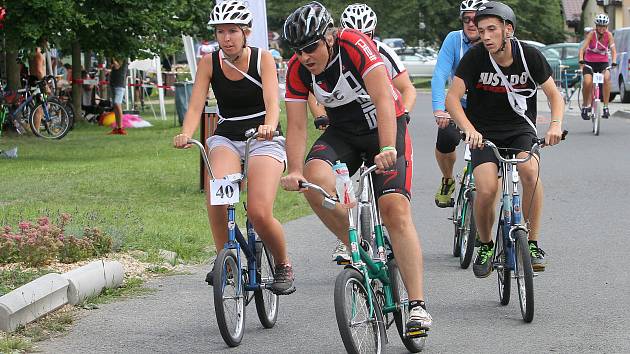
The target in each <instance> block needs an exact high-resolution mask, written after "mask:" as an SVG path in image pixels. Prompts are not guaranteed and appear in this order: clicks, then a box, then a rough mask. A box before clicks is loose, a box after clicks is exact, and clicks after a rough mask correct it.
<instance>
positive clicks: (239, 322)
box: [213, 249, 245, 347]
mask: <svg viewBox="0 0 630 354" xmlns="http://www.w3.org/2000/svg"><path fill="white" fill-rule="evenodd" d="M238 277H239V264H238V260H237V258H236V255H235V254H234V252H232V250H226V249H223V250H221V251H219V254H218V255H217V258H216V259H215V261H214V276H213V279H214V286H213V291H214V312H215V314H216V317H217V325H218V326H219V332H221V337H222V338H223V341H225V343H226V344H227V345H228V346H230V347H236V346H238V345H239V344H241V340H242V339H243V333H244V332H245V296H244V295H245V294H244V289H243V288H242V287H240V285H242V281H239V279H238ZM226 290H227V292H228V293H227V295H226ZM229 302H233V306H231V305H232V304H230V303H229ZM226 305H227V306H226ZM234 320H235V321H234Z"/></svg>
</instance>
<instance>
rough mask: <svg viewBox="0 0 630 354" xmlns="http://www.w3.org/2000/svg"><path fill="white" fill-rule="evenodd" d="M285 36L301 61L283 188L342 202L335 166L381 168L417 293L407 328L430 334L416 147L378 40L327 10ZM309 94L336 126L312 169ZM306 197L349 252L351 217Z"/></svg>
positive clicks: (298, 22)
mask: <svg viewBox="0 0 630 354" xmlns="http://www.w3.org/2000/svg"><path fill="white" fill-rule="evenodd" d="M284 35H285V38H286V39H287V41H288V42H289V45H290V46H291V47H293V48H294V50H295V55H294V56H293V58H291V60H290V61H289V69H288V71H287V80H286V97H285V100H286V106H287V145H286V146H287V158H288V175H287V176H286V177H283V178H282V179H281V184H282V186H283V187H284V188H285V189H287V190H296V191H297V190H299V182H300V181H307V180H308V181H309V182H311V183H315V184H318V185H320V186H322V187H323V188H324V189H326V190H327V191H328V192H329V193H330V194H334V193H335V192H334V191H335V177H334V175H333V171H332V168H331V166H332V165H333V164H334V163H335V162H336V161H342V162H345V163H346V164H347V165H348V169H349V171H350V174H354V173H355V171H356V170H357V169H358V168H359V166H360V165H361V163H362V158H361V156H362V154H364V155H365V156H366V158H367V160H368V162H367V163H368V165H369V164H376V166H377V168H378V170H377V174H376V176H375V178H374V190H375V194H376V197H377V198H378V205H379V209H380V213H381V216H382V219H383V223H384V224H385V225H386V226H387V229H388V231H389V234H390V236H391V241H392V246H393V249H394V253H395V254H396V259H397V260H398V264H399V267H400V272H401V275H402V278H403V281H404V283H405V286H406V288H407V290H408V293H409V300H410V314H409V321H408V323H407V327H408V328H409V329H410V330H411V329H416V328H424V329H427V328H429V327H430V326H431V323H432V319H431V316H430V315H429V314H428V313H427V312H426V308H425V304H424V301H423V300H424V291H423V269H422V268H423V264H422V263H423V262H422V253H421V248H420V242H419V240H418V234H417V232H416V228H415V226H414V224H413V222H412V220H411V206H410V198H411V177H412V147H411V140H410V138H409V135H408V132H407V120H406V116H407V115H406V113H405V107H404V105H403V103H402V97H401V95H400V93H399V92H398V91H397V90H396V89H395V88H394V87H393V86H392V84H391V80H390V79H389V77H388V75H387V70H386V68H385V66H384V65H383V61H382V60H381V58H380V55H379V53H378V50H377V48H376V46H375V45H374V43H373V42H372V40H371V39H370V38H369V37H367V36H365V35H364V34H362V33H361V32H359V31H356V30H352V29H344V30H338V29H334V28H332V18H331V17H330V13H328V11H327V10H326V9H325V8H324V7H323V6H322V5H321V4H319V3H317V2H312V3H309V4H307V5H305V6H302V7H300V8H299V9H297V10H296V11H295V12H294V13H293V14H292V15H290V16H289V17H288V18H287V20H286V22H285V24H284ZM309 92H311V93H312V94H313V96H314V97H315V98H316V99H317V101H318V102H319V103H320V104H321V105H323V106H324V107H325V109H326V113H327V115H328V118H329V120H330V124H329V126H328V128H327V129H326V131H325V132H324V133H323V134H322V135H321V136H320V137H319V139H317V141H316V142H315V143H314V144H313V147H312V148H311V150H310V152H309V153H308V155H307V157H306V163H305V162H304V153H305V148H306V124H307V112H306V102H307V99H308V95H309ZM304 194H305V196H306V198H307V200H308V202H309V204H310V205H311V208H313V210H314V211H315V213H316V214H317V215H318V216H319V218H320V219H321V220H322V221H323V222H324V224H325V225H326V226H327V227H328V229H330V230H331V231H332V232H333V233H334V234H335V235H336V236H337V237H338V238H339V239H340V240H342V241H343V242H344V243H346V244H347V243H348V237H347V231H348V218H347V211H346V210H345V209H342V208H341V207H337V208H336V209H335V210H332V211H331V210H328V209H325V208H324V207H322V206H321V202H322V198H321V196H320V195H319V194H318V193H316V192H310V191H305V193H304Z"/></svg>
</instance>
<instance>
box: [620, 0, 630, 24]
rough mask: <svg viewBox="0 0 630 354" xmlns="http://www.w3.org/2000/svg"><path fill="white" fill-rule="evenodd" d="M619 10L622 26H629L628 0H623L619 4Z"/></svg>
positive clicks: (629, 2) (629, 5)
mask: <svg viewBox="0 0 630 354" xmlns="http://www.w3.org/2000/svg"><path fill="white" fill-rule="evenodd" d="M620 11H621V13H622V15H621V16H619V17H622V18H623V21H622V23H621V24H622V26H623V27H630V0H623V4H622V5H621V8H620Z"/></svg>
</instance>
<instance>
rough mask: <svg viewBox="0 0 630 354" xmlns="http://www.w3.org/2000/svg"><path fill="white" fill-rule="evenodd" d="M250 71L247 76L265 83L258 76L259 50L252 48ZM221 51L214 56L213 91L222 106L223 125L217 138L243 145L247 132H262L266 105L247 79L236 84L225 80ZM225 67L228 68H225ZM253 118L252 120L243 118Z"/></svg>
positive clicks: (258, 90) (220, 126)
mask: <svg viewBox="0 0 630 354" xmlns="http://www.w3.org/2000/svg"><path fill="white" fill-rule="evenodd" d="M250 49H251V53H250V57H249V67H248V68H247V75H249V76H251V77H252V78H254V79H256V80H258V82H260V83H262V79H261V77H260V74H259V73H258V65H259V63H258V61H259V59H260V58H259V50H258V48H254V47H250ZM220 60H221V59H220V58H219V51H218V50H217V51H214V52H213V53H212V80H210V84H211V85H212V90H213V91H214V96H215V97H216V99H217V105H218V106H219V115H220V118H223V119H224V120H223V119H220V121H221V122H220V124H219V125H218V126H217V129H216V131H215V132H214V134H216V135H221V136H224V137H226V138H228V139H230V140H237V141H242V140H246V139H245V132H246V131H247V130H248V129H250V128H258V126H259V125H261V124H264V122H265V113H264V112H265V101H264V99H263V90H262V88H261V87H259V86H258V85H256V84H255V83H253V82H252V81H251V80H249V79H248V78H246V77H244V78H242V79H241V80H237V81H233V80H230V79H228V78H227V77H225V75H224V74H223V70H222V69H221V64H220ZM224 65H228V64H225V63H224ZM243 117H250V118H243Z"/></svg>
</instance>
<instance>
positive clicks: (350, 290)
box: [334, 268, 384, 354]
mask: <svg viewBox="0 0 630 354" xmlns="http://www.w3.org/2000/svg"><path fill="white" fill-rule="evenodd" d="M368 291H371V290H368V289H366V288H365V285H364V277H363V274H361V273H360V272H359V271H357V270H356V269H354V268H344V269H343V270H342V271H341V273H339V275H338V276H337V279H336V280H335V293H334V302H335V315H336V318H337V326H338V328H339V334H340V335H341V340H342V341H343V345H344V347H345V348H346V351H347V352H348V353H352V354H355V353H357V354H358V353H381V351H382V349H383V336H382V326H383V325H384V323H383V313H382V311H381V310H380V308H379V307H378V305H377V303H376V301H375V300H376V296H373V297H372V299H373V300H374V304H373V309H374V312H373V314H374V316H373V317H372V318H370V304H369V302H368V301H369V300H368ZM347 300H350V303H349V304H348V303H347V302H346V301H347ZM357 316H359V317H361V318H359V319H358V318H357ZM357 319H358V321H357ZM358 324H359V325H360V324H363V325H365V328H364V329H362V328H361V329H359V330H360V331H361V332H365V333H361V335H359V333H357V331H356V329H357V328H358V327H359V326H358ZM363 334H364V335H363ZM362 338H365V339H366V342H363V341H361V339H362ZM368 348H369V349H368Z"/></svg>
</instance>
